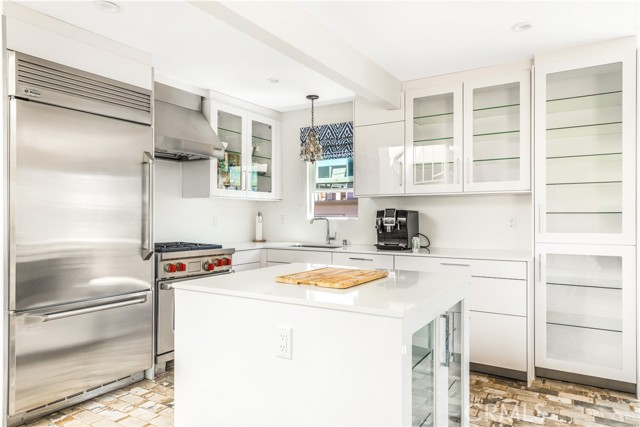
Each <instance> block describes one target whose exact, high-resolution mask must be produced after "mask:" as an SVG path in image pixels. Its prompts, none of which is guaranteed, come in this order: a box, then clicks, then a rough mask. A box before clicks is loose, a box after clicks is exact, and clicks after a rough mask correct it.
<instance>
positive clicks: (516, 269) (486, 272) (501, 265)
mask: <svg viewBox="0 0 640 427" xmlns="http://www.w3.org/2000/svg"><path fill="white" fill-rule="evenodd" d="M396 268H397V269H399V270H416V271H433V272H447V271H458V272H465V273H468V274H471V275H472V276H480V277H500V278H505V279H522V280H526V279H527V263H526V262H524V261H494V260H485V259H466V258H440V257H416V256H406V255H405V256H402V255H399V256H396Z"/></svg>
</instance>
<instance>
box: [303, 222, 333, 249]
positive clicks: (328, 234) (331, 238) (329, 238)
mask: <svg viewBox="0 0 640 427" xmlns="http://www.w3.org/2000/svg"><path fill="white" fill-rule="evenodd" d="M320 220H322V221H327V245H330V244H331V241H332V240H336V237H337V235H338V232H337V231H336V232H334V233H333V236H332V235H331V232H330V229H329V227H330V225H329V220H328V219H327V218H322V217H318V218H313V219H311V221H309V223H310V224H313V221H320Z"/></svg>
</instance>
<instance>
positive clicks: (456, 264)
mask: <svg viewBox="0 0 640 427" xmlns="http://www.w3.org/2000/svg"><path fill="white" fill-rule="evenodd" d="M440 265H448V266H451V267H471V265H470V264H458V263H455V262H441V263H440Z"/></svg>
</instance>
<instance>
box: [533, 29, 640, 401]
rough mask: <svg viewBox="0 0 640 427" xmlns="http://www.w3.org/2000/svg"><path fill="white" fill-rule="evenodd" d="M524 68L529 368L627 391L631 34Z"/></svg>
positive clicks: (631, 326)
mask: <svg viewBox="0 0 640 427" xmlns="http://www.w3.org/2000/svg"><path fill="white" fill-rule="evenodd" d="M534 74H535V77H534V78H535V81H534V88H535V89H534V108H535V114H534V116H535V191H534V206H535V212H534V215H535V256H536V264H537V269H536V278H535V290H536V292H535V298H536V301H535V307H536V308H535V310H536V328H535V335H536V338H535V342H536V346H535V347H536V349H535V352H536V357H535V359H536V374H537V375H539V376H543V377H554V378H558V379H566V380H575V381H577V382H582V383H591V384H594V385H606V386H607V387H608V388H617V389H620V390H626V391H629V392H636V384H637V349H636V342H637V318H636V316H637V313H636V311H637V304H638V303H637V301H638V300H637V295H636V246H635V245H636V229H635V223H636V172H635V169H636V40H635V38H629V39H620V40H615V41H612V42H607V43H602V44H598V45H591V46H587V47H581V48H577V49H572V50H566V51H562V52H554V53H549V54H543V55H537V56H536V58H535V73H534ZM603 380H604V381H603Z"/></svg>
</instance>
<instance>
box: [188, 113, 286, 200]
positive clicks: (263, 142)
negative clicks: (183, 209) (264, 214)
mask: <svg viewBox="0 0 640 427" xmlns="http://www.w3.org/2000/svg"><path fill="white" fill-rule="evenodd" d="M210 120H211V125H212V127H213V128H214V129H215V131H216V133H217V134H218V138H220V141H221V142H222V144H223V145H224V147H225V152H224V156H223V157H222V158H221V159H212V160H211V161H197V162H189V163H185V164H184V165H183V169H182V173H183V191H182V193H183V197H210V196H222V197H236V198H250V199H271V200H273V199H276V198H277V197H278V196H277V194H276V189H277V182H276V179H277V167H278V164H277V161H278V159H277V156H276V153H277V152H276V148H277V143H276V141H277V135H278V134H277V132H278V127H277V121H276V120H273V119H271V118H269V117H264V116H260V115H257V114H254V113H251V112H248V111H246V110H243V109H241V108H237V107H234V106H230V105H224V104H218V103H213V104H212V106H211V113H210Z"/></svg>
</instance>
